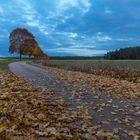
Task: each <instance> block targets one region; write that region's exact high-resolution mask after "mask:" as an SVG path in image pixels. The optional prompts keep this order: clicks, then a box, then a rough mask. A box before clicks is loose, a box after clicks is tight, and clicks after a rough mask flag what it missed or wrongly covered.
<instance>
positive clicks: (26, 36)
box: [9, 28, 35, 58]
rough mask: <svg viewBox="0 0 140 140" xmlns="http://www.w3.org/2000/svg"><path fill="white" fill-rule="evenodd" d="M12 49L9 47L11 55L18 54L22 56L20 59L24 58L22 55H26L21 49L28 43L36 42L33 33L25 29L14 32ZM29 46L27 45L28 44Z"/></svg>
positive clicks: (11, 37)
mask: <svg viewBox="0 0 140 140" xmlns="http://www.w3.org/2000/svg"><path fill="white" fill-rule="evenodd" d="M9 39H10V47H9V52H10V53H18V54H20V58H21V56H22V54H24V53H23V52H22V51H21V50H22V49H20V47H21V46H22V45H23V44H25V43H26V42H27V40H30V41H28V43H29V42H31V40H32V41H33V40H35V38H34V36H33V34H32V33H30V32H29V31H28V30H27V29H24V28H17V29H15V30H13V31H12V32H11V33H10V37H9ZM26 45H27V43H26ZM28 46H29V44H28ZM26 47H27V46H26Z"/></svg>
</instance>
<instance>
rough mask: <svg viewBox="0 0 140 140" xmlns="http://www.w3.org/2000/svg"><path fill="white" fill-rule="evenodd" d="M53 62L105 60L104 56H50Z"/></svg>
mask: <svg viewBox="0 0 140 140" xmlns="http://www.w3.org/2000/svg"><path fill="white" fill-rule="evenodd" d="M49 59H51V60H89V59H104V56H91V57H90V56H49Z"/></svg>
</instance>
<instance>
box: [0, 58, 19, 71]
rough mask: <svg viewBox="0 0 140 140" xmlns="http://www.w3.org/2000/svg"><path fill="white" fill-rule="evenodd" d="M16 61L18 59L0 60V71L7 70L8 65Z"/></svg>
mask: <svg viewBox="0 0 140 140" xmlns="http://www.w3.org/2000/svg"><path fill="white" fill-rule="evenodd" d="M15 61H18V59H12V58H11V59H10V58H0V70H8V64H9V63H12V62H15Z"/></svg>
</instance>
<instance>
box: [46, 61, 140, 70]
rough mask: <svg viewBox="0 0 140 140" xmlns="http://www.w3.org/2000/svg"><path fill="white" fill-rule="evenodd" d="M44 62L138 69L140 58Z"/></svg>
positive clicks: (62, 64)
mask: <svg viewBox="0 0 140 140" xmlns="http://www.w3.org/2000/svg"><path fill="white" fill-rule="evenodd" d="M44 64H46V65H48V66H54V67H68V66H70V67H71V66H73V65H83V66H84V65H86V66H91V67H93V68H97V67H115V68H116V67H118V68H134V69H140V60H49V61H45V62H44Z"/></svg>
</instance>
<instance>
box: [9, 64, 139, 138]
mask: <svg viewBox="0 0 140 140" xmlns="http://www.w3.org/2000/svg"><path fill="white" fill-rule="evenodd" d="M9 68H10V70H11V71H12V72H13V73H15V74H16V75H18V76H21V77H23V78H24V79H25V80H27V81H30V82H32V83H33V84H34V85H36V86H39V87H41V88H47V89H49V90H50V91H55V94H54V95H52V98H51V100H54V99H55V100H58V99H61V100H63V101H64V102H66V103H67V104H68V110H69V111H76V110H79V108H84V109H85V110H88V112H89V115H90V116H91V118H92V122H91V128H93V129H94V130H95V131H97V130H106V131H109V132H113V133H114V135H117V136H119V138H118V139H121V140H133V138H138V135H140V101H139V99H131V100H130V99H124V98H123V99H117V98H115V97H113V96H111V95H108V94H105V93H95V92H94V91H92V90H91V88H90V87H88V86H85V85H82V84H80V83H77V84H74V85H72V84H66V83H65V82H64V81H61V80H60V79H59V76H58V75H55V74H54V73H52V72H50V71H46V70H43V69H41V68H38V67H35V66H32V65H29V64H26V63H25V62H15V63H11V64H10V65H9ZM100 135H101V134H100ZM136 140H139V138H138V139H136Z"/></svg>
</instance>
